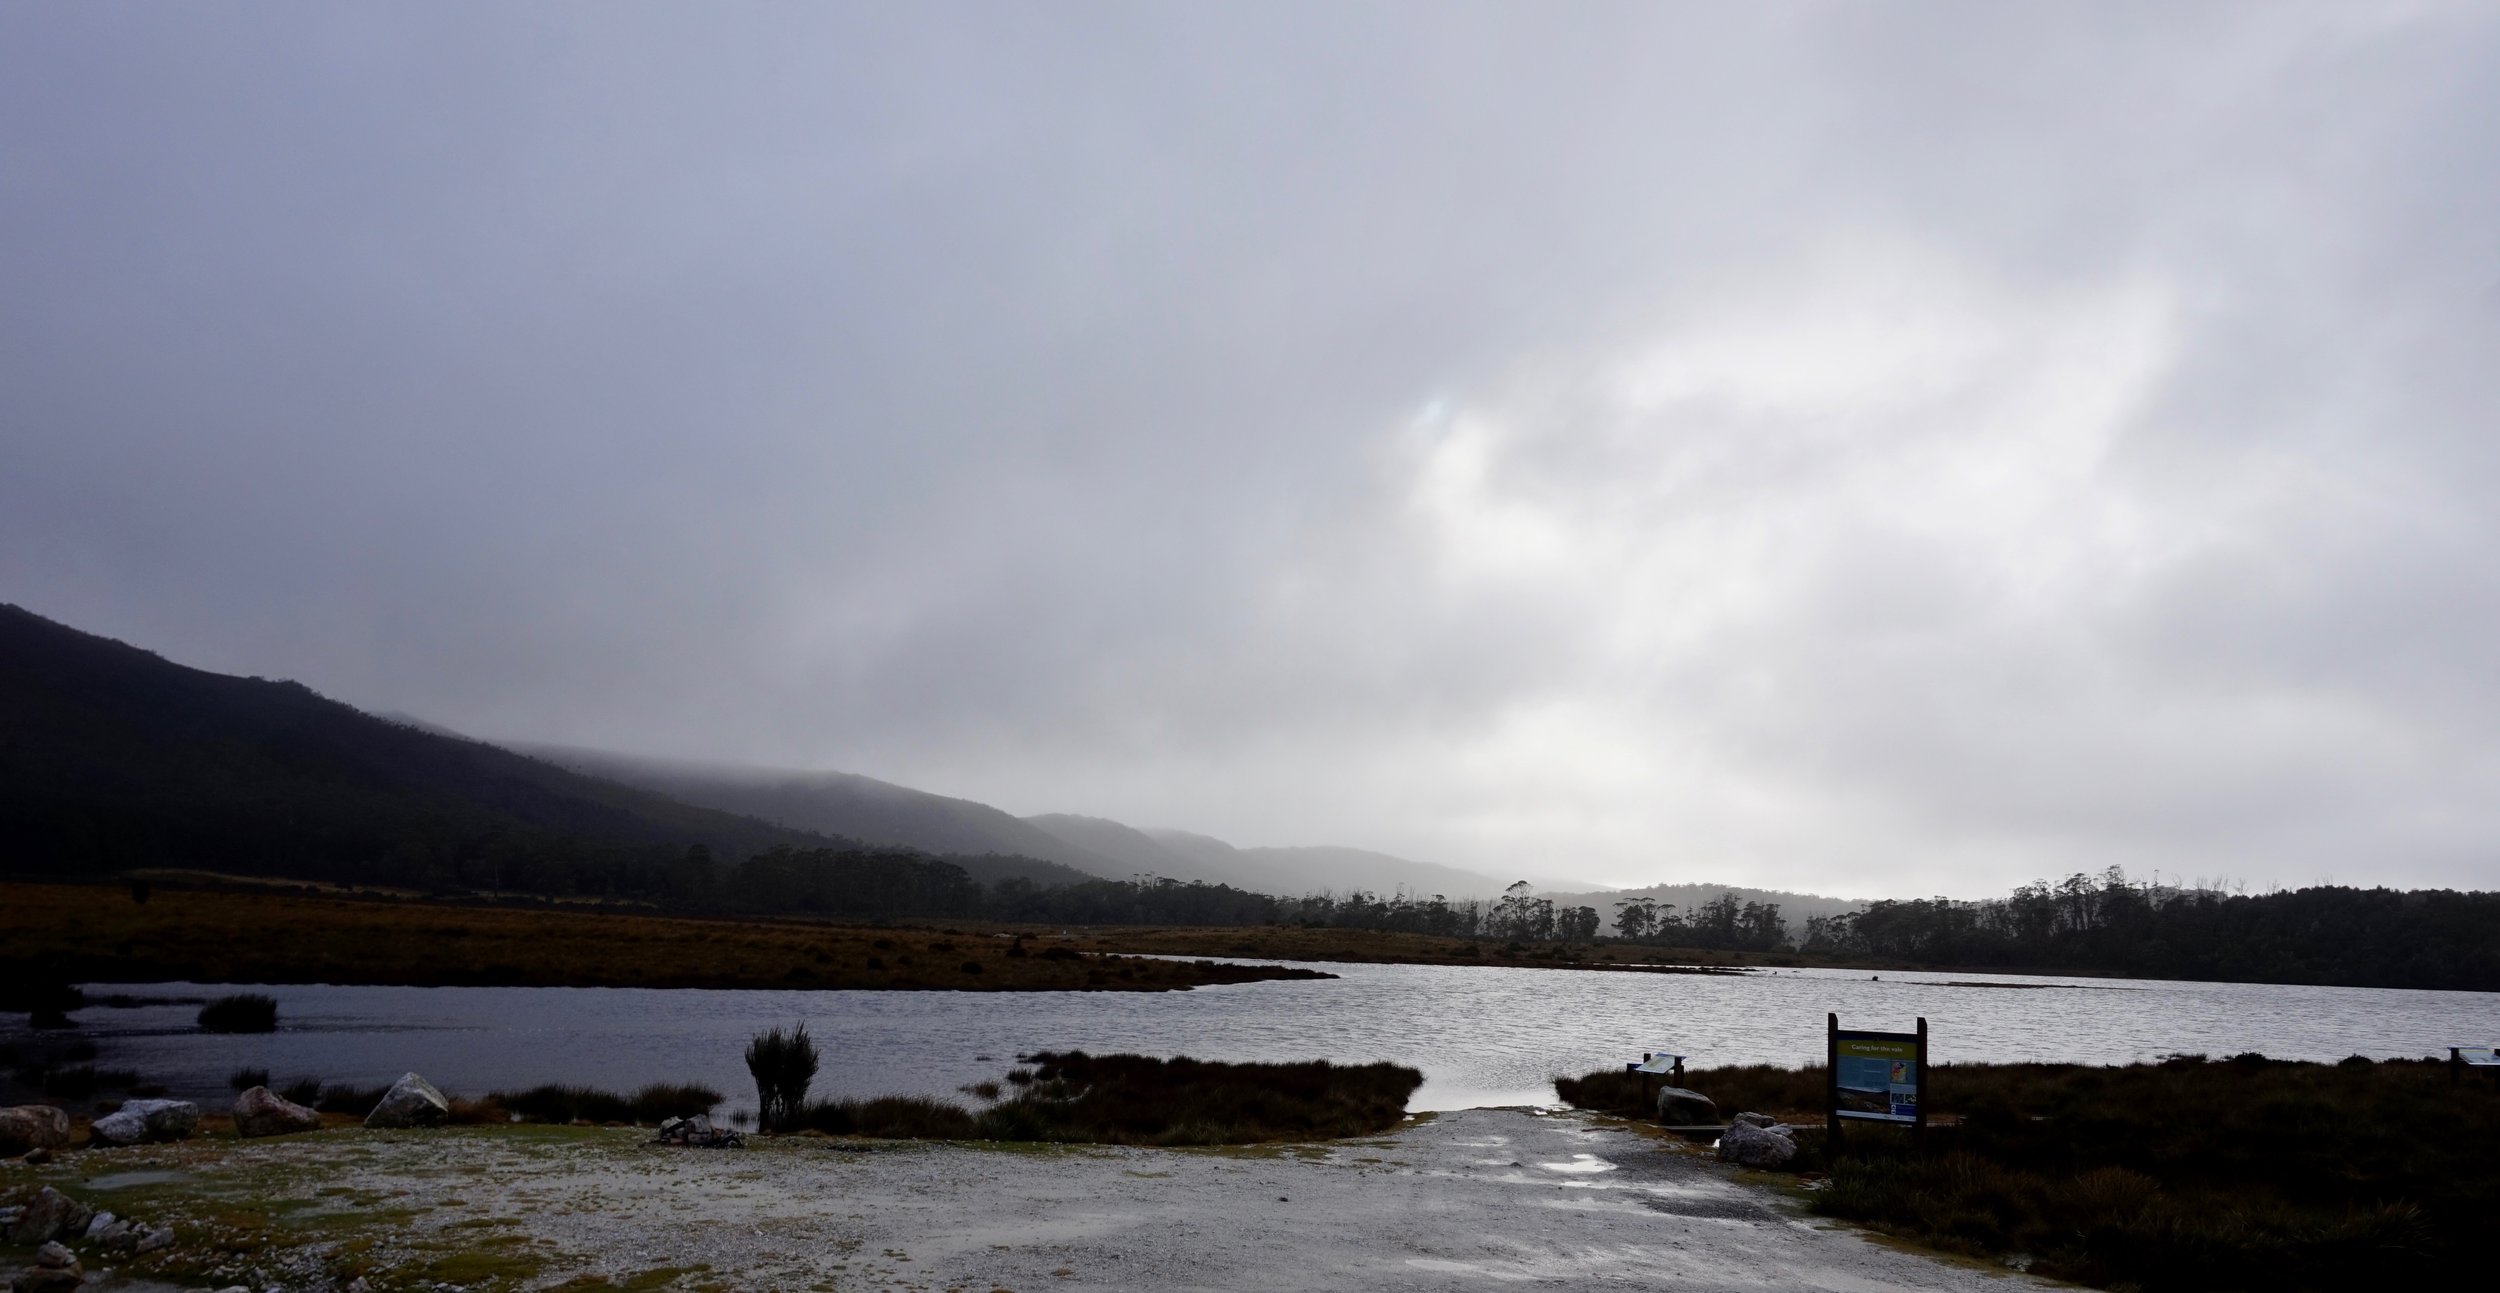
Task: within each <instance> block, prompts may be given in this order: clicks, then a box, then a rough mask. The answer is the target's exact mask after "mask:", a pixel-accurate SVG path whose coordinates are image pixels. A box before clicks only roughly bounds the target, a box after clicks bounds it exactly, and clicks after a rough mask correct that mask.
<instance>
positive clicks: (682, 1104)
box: [487, 1082, 725, 1124]
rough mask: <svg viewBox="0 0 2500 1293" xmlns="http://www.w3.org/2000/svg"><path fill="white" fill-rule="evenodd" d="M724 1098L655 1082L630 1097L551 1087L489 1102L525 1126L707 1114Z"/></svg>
mask: <svg viewBox="0 0 2500 1293" xmlns="http://www.w3.org/2000/svg"><path fill="white" fill-rule="evenodd" d="M724 1098H725V1097H723V1096H722V1095H721V1093H720V1092H718V1091H715V1090H713V1089H711V1088H710V1087H707V1086H702V1085H700V1084H697V1083H692V1082H654V1083H652V1084H651V1085H649V1086H646V1087H644V1088H642V1089H641V1090H639V1091H636V1092H634V1093H633V1094H632V1095H619V1094H617V1093H616V1092H613V1091H602V1090H599V1089H598V1088H596V1087H586V1086H554V1085H550V1086H540V1087H532V1088H530V1089H529V1090H527V1091H497V1092H495V1093H494V1094H493V1095H491V1096H488V1097H487V1100H488V1101H489V1102H491V1104H492V1106H493V1107H494V1108H495V1109H499V1110H501V1111H503V1112H505V1113H507V1114H519V1115H520V1116H521V1118H522V1120H523V1121H526V1122H552V1123H567V1122H626V1123H646V1124H647V1123H657V1122H660V1121H662V1120H663V1119H668V1118H684V1117H690V1116H692V1115H694V1114H698V1113H703V1114H708V1113H710V1112H711V1111H712V1110H714V1109H716V1108H719V1107H720V1102H721V1101H722V1099H724ZM489 1120H491V1118H490V1119H489Z"/></svg>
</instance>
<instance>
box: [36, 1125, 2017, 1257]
mask: <svg viewBox="0 0 2500 1293" xmlns="http://www.w3.org/2000/svg"><path fill="white" fill-rule="evenodd" d="M646 1135H647V1133H636V1132H630V1131H622V1130H619V1131H614V1132H596V1131H584V1132H581V1133H578V1134H575V1135H572V1136H569V1137H564V1138H550V1137H544V1136H540V1137H527V1136H517V1135H502V1134H498V1133H496V1132H495V1131H493V1130H491V1129H460V1130H454V1131H447V1132H436V1133H397V1134H389V1133H381V1134H376V1133H364V1132H358V1131H335V1132H329V1133H319V1134H314V1135H308V1136H300V1137H288V1138H284V1139H282V1140H276V1141H256V1142H247V1143H246V1144H243V1145H234V1144H232V1142H228V1143H227V1144H226V1146H224V1147H221V1148H216V1149H213V1150H212V1149H211V1147H209V1146H206V1145H202V1144H199V1143H198V1142H194V1143H193V1144H192V1145H191V1146H186V1147H182V1148H181V1151H180V1152H181V1153H182V1159H183V1165H184V1169H185V1170H184V1172H183V1173H182V1174H183V1175H186V1176H188V1177H189V1178H190V1179H191V1180H193V1181H195V1182H197V1183H198V1184H199V1185H201V1186H203V1187H205V1186H210V1185H214V1184H216V1183H217V1182H218V1180H219V1178H226V1186H227V1187H228V1188H231V1187H232V1186H233V1185H235V1184H238V1183H240V1182H242V1181H245V1180H248V1181H250V1182H252V1183H253V1187H254V1189H255V1190H256V1191H259V1192H266V1193H269V1194H287V1195H297V1196H301V1197H305V1198H321V1197H335V1196H338V1195H340V1194H342V1192H343V1189H342V1187H345V1188H346V1189H352V1190H353V1191H354V1192H355V1193H356V1195H357V1196H358V1197H360V1198H370V1199H374V1200H379V1201H384V1202H385V1203H386V1205H387V1206H388V1208H390V1209H391V1212H390V1219H389V1220H388V1221H385V1222H378V1223H376V1224H375V1225H373V1226H371V1227H367V1228H364V1229H363V1230H361V1231H358V1229H357V1227H355V1226H354V1225H353V1223H352V1221H351V1220H349V1219H348V1218H341V1222H342V1224H347V1225H348V1227H349V1232H348V1233H340V1232H335V1231H334V1232H333V1233H331V1234H329V1235H327V1236H324V1237H323V1238H322V1240H321V1243H319V1244H314V1243H312V1242H311V1241H312V1239H313V1237H312V1236H305V1237H304V1239H305V1241H306V1243H307V1247H305V1248H303V1249H300V1250H298V1251H297V1252H296V1253H295V1256H296V1257H297V1258H299V1259H306V1260H304V1261H301V1262H299V1263H297V1264H295V1265H293V1267H292V1270H293V1272H294V1274H293V1275H292V1276H291V1277H289V1278H286V1279H284V1280H283V1284H284V1285H285V1286H286V1287H289V1288H304V1289H321V1288H329V1287H336V1285H335V1284H332V1283H330V1282H327V1281H324V1280H322V1279H320V1278H319V1276H318V1275H317V1274H315V1273H314V1272H316V1271H317V1270H318V1269H319V1262H318V1259H317V1256H316V1254H317V1253H318V1252H319V1251H321V1249H322V1246H323V1245H327V1244H337V1243H339V1242H340V1241H341V1240H342V1239H348V1238H353V1237H354V1235H355V1234H356V1233H362V1234H365V1235H367V1236H370V1237H372V1238H373V1239H374V1240H375V1241H377V1242H379V1244H380V1245H381V1247H380V1248H378V1249H374V1250H372V1251H373V1252H374V1255H376V1256H380V1255H382V1254H384V1253H388V1252H391V1251H394V1250H397V1251H399V1252H401V1253H402V1254H404V1255H405V1256H404V1263H398V1262H394V1263H386V1265H385V1267H384V1268H383V1269H381V1270H377V1271H374V1272H373V1274H374V1275H375V1277H376V1278H373V1279H371V1280H370V1281H369V1284H368V1286H369V1287H373V1288H382V1289H387V1288H407V1287H422V1286H425V1285H424V1283H422V1282H419V1281H415V1280H413V1279H406V1278H395V1277H397V1276H406V1275H408V1273H409V1272H411V1271H412V1270H413V1269H414V1266H413V1263H414V1262H416V1261H417V1260H418V1258H419V1257H420V1256H423V1257H426V1258H428V1259H431V1258H435V1257H439V1256H440V1254H441V1253H442V1252H444V1251H445V1246H446V1245H447V1244H448V1245H450V1246H451V1247H452V1248H454V1249H457V1248H459V1247H461V1246H464V1245H466V1244H468V1243H471V1242H475V1243H478V1244H481V1245H489V1244H491V1245H500V1246H502V1248H503V1249H504V1250H513V1249H526V1250H527V1251H529V1252H531V1253H534V1254H536V1255H538V1256H540V1257H542V1258H544V1259H545V1261H546V1265H545V1266H544V1267H543V1269H541V1270H539V1271H538V1273H537V1274H536V1275H534V1276H531V1277H528V1282H529V1283H531V1284H533V1285H536V1286H541V1287H552V1286H554V1285H557V1284H561V1283H563V1282H565V1281H566V1280H575V1279H583V1278H585V1277H600V1278H604V1279H606V1280H609V1281H612V1282H613V1283H614V1284H615V1285H617V1286H629V1287H634V1288H696V1287H708V1288H724V1287H725V1288H735V1289H816V1290H835V1289H902V1290H926V1291H928V1293H947V1291H952V1293H992V1291H993V1290H1002V1289H1003V1290H1009V1291H1011V1293H1034V1291H1035V1290H1043V1289H1063V1288H1064V1289H1157V1290H1187V1289H1210V1290H1213V1289H1224V1290H1249V1289H1314V1290H1334V1289H1345V1290H1355V1289H1361V1290H1376V1289H1452V1290H1456V1289H1470V1290H1473V1289H1489V1288H1494V1287H1507V1286H1514V1285H1542V1286H1551V1287H1566V1286H1568V1287H1593V1286H1641V1287H1655V1288H1672V1289H1678V1290H1718V1289H1832V1290H1888V1289H1921V1290H1951V1289H1966V1288H1968V1289H1977V1288H1990V1289H1997V1290H2009V1289H2014V1288H2023V1287H2049V1285H2047V1284H2046V1283H2045V1282H2040V1281H2033V1280H2030V1279H2028V1278H2027V1277H2023V1276H2017V1275H2013V1274H2010V1273H2007V1272H2003V1271H1998V1270H1995V1269H1992V1268H1982V1267H1977V1266H1972V1265H1964V1264H1955V1263H1949V1262H1945V1261H1942V1260H1938V1259H1934V1258H1930V1257H1926V1256H1922V1255H1919V1254H1916V1253H1913V1252H1908V1251H1904V1250H1902V1249H1899V1248H1896V1247H1891V1246H1887V1245H1883V1244H1879V1243H1877V1242H1875V1241H1873V1240H1871V1239H1869V1238H1867V1237H1866V1236H1864V1235H1863V1234H1860V1233H1858V1232H1855V1231H1852V1230H1849V1229H1846V1228H1842V1227H1838V1226H1835V1225H1832V1224H1830V1223H1828V1222H1824V1221H1821V1220H1818V1219H1815V1218H1812V1217H1810V1216H1808V1215H1806V1214H1804V1213H1803V1212H1802V1211H1800V1210H1799V1209H1798V1208H1797V1207H1796V1205H1795V1204H1794V1203H1793V1202H1791V1201H1790V1200H1789V1198H1788V1197H1787V1196H1786V1195H1784V1194H1783V1193H1781V1192H1779V1191H1777V1190H1774V1189H1770V1188H1767V1187H1765V1186H1764V1185H1762V1184H1760V1183H1758V1182H1747V1181H1745V1180H1743V1179H1741V1178H1740V1177H1739V1176H1738V1175H1737V1174H1736V1173H1735V1172H1733V1171H1732V1170H1730V1169H1728V1168H1725V1167H1723V1166H1721V1165H1720V1164H1718V1163H1717V1162H1715V1161H1713V1160H1711V1159H1709V1158H1708V1157H1706V1156H1705V1155H1703V1154H1701V1153H1699V1152H1697V1151H1695V1150H1692V1149H1688V1148H1681V1147H1678V1146H1677V1144H1676V1143H1674V1142H1664V1141H1660V1140H1657V1139H1654V1138H1652V1137H1650V1136H1648V1135H1644V1134H1642V1133H1640V1132H1638V1131H1635V1130H1632V1129H1630V1128H1627V1127H1623V1126H1621V1125H1617V1124H1610V1123H1606V1122H1603V1121H1601V1120H1596V1119H1592V1118H1589V1117H1586V1116H1584V1115H1578V1114H1543V1113H1535V1112H1530V1111H1528V1110H1523V1109H1476V1110H1467V1111H1463V1112H1457V1113H1446V1114H1442V1115H1439V1116H1438V1117H1434V1118H1429V1119H1426V1120H1423V1121H1420V1122H1416V1123H1411V1124H1409V1125H1407V1126H1406V1127H1404V1128H1402V1129H1401V1130H1398V1131H1395V1132H1392V1133H1389V1134H1387V1135H1383V1136H1380V1137H1376V1138H1372V1139H1368V1140H1361V1141H1347V1142H1336V1143H1331V1144H1327V1145H1311V1146H1287V1147H1255V1148H1246V1149H1225V1150H1153V1149H1113V1148H1105V1147H1093V1146H1087V1147H1068V1148H1052V1147H1033V1146H1006V1147H998V1146H971V1145H948V1144H920V1143H893V1142H880V1143H871V1144H862V1143H858V1142H840V1141H831V1140H825V1139H820V1138H807V1137H801V1138H790V1139H784V1140H775V1141H763V1142H758V1145H757V1147H756V1148H753V1149H749V1150H746V1151H743V1152H741V1151H703V1150H683V1149H664V1148H658V1147H653V1146H649V1145H646V1144H644V1143H643V1138H644V1136H646ZM174 1151H175V1147H164V1149H163V1150H160V1151H156V1152H158V1153H168V1152H174ZM145 1152H147V1151H123V1150H113V1151H102V1152H100V1153H99V1154H96V1155H93V1156H89V1158H88V1161H87V1163H86V1168H87V1171H85V1172H80V1173H78V1175H80V1176H85V1177H86V1178H87V1179H86V1180H85V1181H82V1182H77V1183H73V1182H71V1181H68V1180H64V1181H62V1182H61V1183H62V1184H63V1185H64V1187H66V1188H71V1189H73V1190H80V1192H82V1193H85V1192H93V1193H94V1194H95V1195H96V1196H97V1197H99V1198H109V1197H111V1196H112V1195H114V1194H116V1193H119V1192H121V1191H124V1190H128V1189H132V1188H138V1187H136V1186H134V1185H132V1184H130V1183H129V1182H128V1181H127V1179H122V1180H117V1179H116V1177H115V1176H114V1175H113V1174H112V1172H115V1171H118V1172H120V1173H121V1176H122V1177H123V1178H129V1177H131V1176H133V1175H134V1173H132V1172H131V1171H130V1170H129V1169H134V1168H144V1167H146V1166H147V1165H145V1164H141V1163H139V1162H137V1161H131V1162H127V1163H112V1162H107V1161H106V1156H107V1155H111V1156H122V1155H131V1156H134V1158H135V1156H137V1155H140V1154H142V1153H145ZM90 1173H101V1174H96V1175H90ZM135 1175H138V1176H140V1177H143V1178H146V1179H151V1180H152V1179H155V1178H161V1177H165V1176H167V1175H169V1173H167V1172H164V1171H152V1172H150V1171H142V1172H139V1173H136V1174H135ZM81 1186H84V1187H85V1188H84V1189H83V1190H81V1189H80V1187H81ZM169 1206H170V1205H169ZM374 1215H377V1216H378V1215H380V1214H378V1213H377V1214H374ZM471 1237H474V1239H472V1238H471ZM282 1242H283V1241H282ZM265 1255H266V1254H265ZM234 1273H235V1274H241V1273H242V1272H240V1271H236V1272H234ZM272 1273H274V1272H272ZM577 1287H578V1286H577Z"/></svg>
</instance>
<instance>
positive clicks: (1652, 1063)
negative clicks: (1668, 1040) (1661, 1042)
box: [1632, 1051, 1684, 1073]
mask: <svg viewBox="0 0 2500 1293" xmlns="http://www.w3.org/2000/svg"><path fill="white" fill-rule="evenodd" d="M1682 1067H1684V1057H1683V1056H1681V1055H1670V1054H1668V1053H1667V1052H1665V1051H1652V1052H1650V1054H1649V1058H1647V1059H1645V1060H1642V1061H1641V1062H1640V1065H1639V1066H1638V1067H1636V1068H1634V1069H1633V1070H1632V1071H1633V1072H1635V1073H1673V1072H1674V1071H1676V1070H1677V1069H1680V1068H1682Z"/></svg>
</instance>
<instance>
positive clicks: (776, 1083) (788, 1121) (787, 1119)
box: [747, 1024, 818, 1131]
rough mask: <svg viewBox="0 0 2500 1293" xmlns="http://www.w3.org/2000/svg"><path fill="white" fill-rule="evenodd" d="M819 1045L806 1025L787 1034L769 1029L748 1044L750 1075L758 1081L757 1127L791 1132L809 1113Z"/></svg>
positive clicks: (756, 1088) (756, 1101)
mask: <svg viewBox="0 0 2500 1293" xmlns="http://www.w3.org/2000/svg"><path fill="white" fill-rule="evenodd" d="M817 1061H818V1057H817V1054H816V1043H815V1042H814V1041H813V1040H811V1039H809V1037H808V1035H807V1025H805V1024H800V1025H797V1026H796V1027H794V1028H792V1029H790V1030H789V1031H788V1032H784V1031H782V1030H781V1029H780V1028H777V1027H776V1028H770V1029H767V1030H765V1031H764V1032H761V1033H758V1034H756V1036H755V1040H753V1041H751V1042H748V1043H747V1072H748V1073H749V1074H750V1075H752V1076H753V1077H754V1078H755V1106H756V1115H755V1117H756V1125H757V1126H759V1127H761V1128H762V1129H764V1130H766V1131H789V1130H792V1129H794V1128H796V1127H797V1126H798V1125H799V1120H800V1117H801V1115H802V1114H804V1113H805V1112H806V1109H807V1088H808V1086H809V1085H810V1084H811V1083H813V1082H814V1081H815V1080H816V1066H817Z"/></svg>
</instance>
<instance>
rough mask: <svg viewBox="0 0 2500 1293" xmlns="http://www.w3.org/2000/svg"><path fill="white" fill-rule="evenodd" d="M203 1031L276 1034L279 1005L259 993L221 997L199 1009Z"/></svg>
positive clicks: (274, 1000) (275, 999)
mask: <svg viewBox="0 0 2500 1293" xmlns="http://www.w3.org/2000/svg"><path fill="white" fill-rule="evenodd" d="M200 1031H202V1032H209V1033H274V1032H276V1031H278V1001H277V998H275V997H269V996H264V995H262V994H260V993H257V992H244V993H238V994H236V995H234V996H231V997H219V998H217V999H216V1000H215V1001H212V1002H209V1003H208V1004H207V1005H205V1006H202V1007H200Z"/></svg>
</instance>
